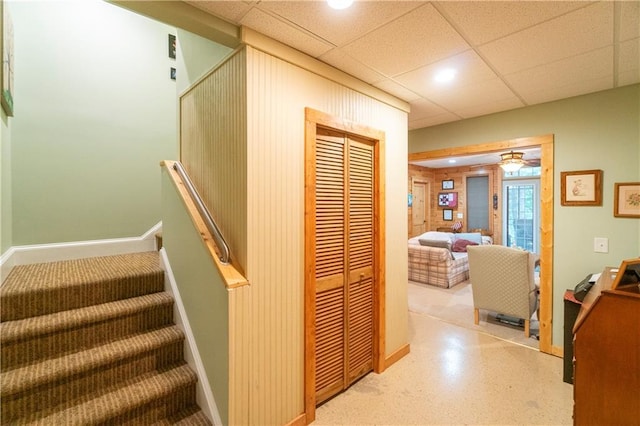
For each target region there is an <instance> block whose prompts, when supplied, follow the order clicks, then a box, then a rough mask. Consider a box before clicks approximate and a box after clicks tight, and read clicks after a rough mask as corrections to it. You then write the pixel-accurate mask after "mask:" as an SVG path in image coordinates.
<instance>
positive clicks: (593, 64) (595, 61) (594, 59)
mask: <svg viewBox="0 0 640 426" xmlns="http://www.w3.org/2000/svg"><path fill="white" fill-rule="evenodd" d="M603 78H604V79H608V81H609V84H610V85H609V87H608V88H611V87H613V46H609V47H605V48H602V49H598V50H594V51H592V52H588V53H584V54H582V55H578V56H575V57H573V58H568V59H563V60H560V61H557V62H554V63H552V64H546V65H542V66H539V67H535V68H530V69H527V70H524V71H519V72H517V73H514V74H509V75H506V76H505V79H506V80H507V82H508V83H509V84H510V85H511V87H512V88H513V89H514V90H515V91H516V92H517V93H519V94H520V95H521V96H522V97H523V98H524V99H525V100H526V101H527V102H531V101H532V99H533V98H532V95H534V96H537V95H535V94H536V93H547V92H552V91H554V90H560V91H563V92H566V90H565V89H563V88H568V89H569V92H568V93H571V96H575V95H579V94H582V93H587V92H582V93H577V92H575V91H573V90H571V89H570V88H571V87H574V88H577V87H580V82H590V81H600V80H601V79H603ZM587 87H588V86H587ZM598 87H600V86H598ZM556 99H557V98H556Z"/></svg>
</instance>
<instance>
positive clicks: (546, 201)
mask: <svg viewBox="0 0 640 426" xmlns="http://www.w3.org/2000/svg"><path fill="white" fill-rule="evenodd" d="M540 148H541V155H540V157H541V163H540V168H541V172H540V204H541V208H540V299H539V301H538V303H539V304H540V318H538V320H539V322H540V351H541V352H545V353H551V354H553V348H552V342H553V137H551V140H550V141H547V143H545V144H542V145H541V146H540Z"/></svg>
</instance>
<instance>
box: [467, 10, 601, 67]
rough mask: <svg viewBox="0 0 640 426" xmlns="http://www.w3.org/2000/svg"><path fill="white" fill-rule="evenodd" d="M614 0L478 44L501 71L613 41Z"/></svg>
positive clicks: (586, 50) (593, 47)
mask: <svg viewBox="0 0 640 426" xmlns="http://www.w3.org/2000/svg"><path fill="white" fill-rule="evenodd" d="M612 27H613V3H612V2H601V3H596V4H594V5H592V6H589V7H585V8H582V9H579V10H576V11H574V12H571V13H569V14H566V15H563V16H561V17H558V18H555V19H553V20H551V21H547V22H545V23H543V24H540V25H537V26H535V27H532V28H529V29H527V30H524V31H521V32H518V33H516V34H513V35H510V36H508V37H505V38H502V39H499V40H496V41H494V42H491V43H488V44H486V45H484V46H481V47H479V50H480V52H481V53H482V55H483V56H484V57H485V58H486V59H487V60H488V61H489V62H491V63H492V64H493V65H494V69H496V70H497V72H500V73H502V74H511V73H514V72H517V71H521V70H525V69H527V68H533V67H536V66H539V65H542V64H545V63H551V62H555V61H558V60H560V59H563V58H567V57H570V56H574V55H578V54H581V53H584V52H588V51H590V50H594V49H597V48H601V47H604V46H608V45H610V44H612V43H613V31H612Z"/></svg>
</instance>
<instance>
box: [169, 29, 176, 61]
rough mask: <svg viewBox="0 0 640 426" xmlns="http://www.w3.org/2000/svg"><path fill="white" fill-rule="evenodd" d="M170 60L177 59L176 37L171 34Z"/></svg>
mask: <svg viewBox="0 0 640 426" xmlns="http://www.w3.org/2000/svg"><path fill="white" fill-rule="evenodd" d="M169 58H171V59H176V36H175V35H173V34H169Z"/></svg>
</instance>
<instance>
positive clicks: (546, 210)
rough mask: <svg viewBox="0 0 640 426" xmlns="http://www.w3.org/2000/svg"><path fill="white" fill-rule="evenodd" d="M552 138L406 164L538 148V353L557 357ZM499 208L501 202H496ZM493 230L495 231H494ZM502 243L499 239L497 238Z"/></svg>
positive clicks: (429, 155)
mask: <svg viewBox="0 0 640 426" xmlns="http://www.w3.org/2000/svg"><path fill="white" fill-rule="evenodd" d="M553 144H554V138H553V135H551V134H550V135H544V136H533V137H525V138H518V139H512V140H507V141H497V142H489V143H483V144H478V145H469V146H464V147H455V148H446V149H439V150H434V151H425V152H417V153H412V154H410V155H409V162H410V163H412V164H414V163H415V162H417V161H422V160H432V159H439V160H443V159H448V158H451V157H455V156H457V157H462V156H469V155H479V154H484V153H499V152H503V151H507V150H511V149H524V148H531V147H537V148H539V150H540V181H539V182H540V191H539V193H540V202H539V206H540V222H539V229H540V243H539V248H540V298H539V304H540V305H539V306H540V309H539V315H540V317H539V321H540V336H539V343H540V351H541V352H544V353H549V354H554V355H559V354H561V349H560V348H554V347H553V346H552V327H551V324H552V319H553V318H552V317H553ZM496 203H497V204H498V208H499V207H500V206H499V204H500V200H496ZM495 231H496V230H495V229H494V232H495ZM500 241H502V239H500Z"/></svg>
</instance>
